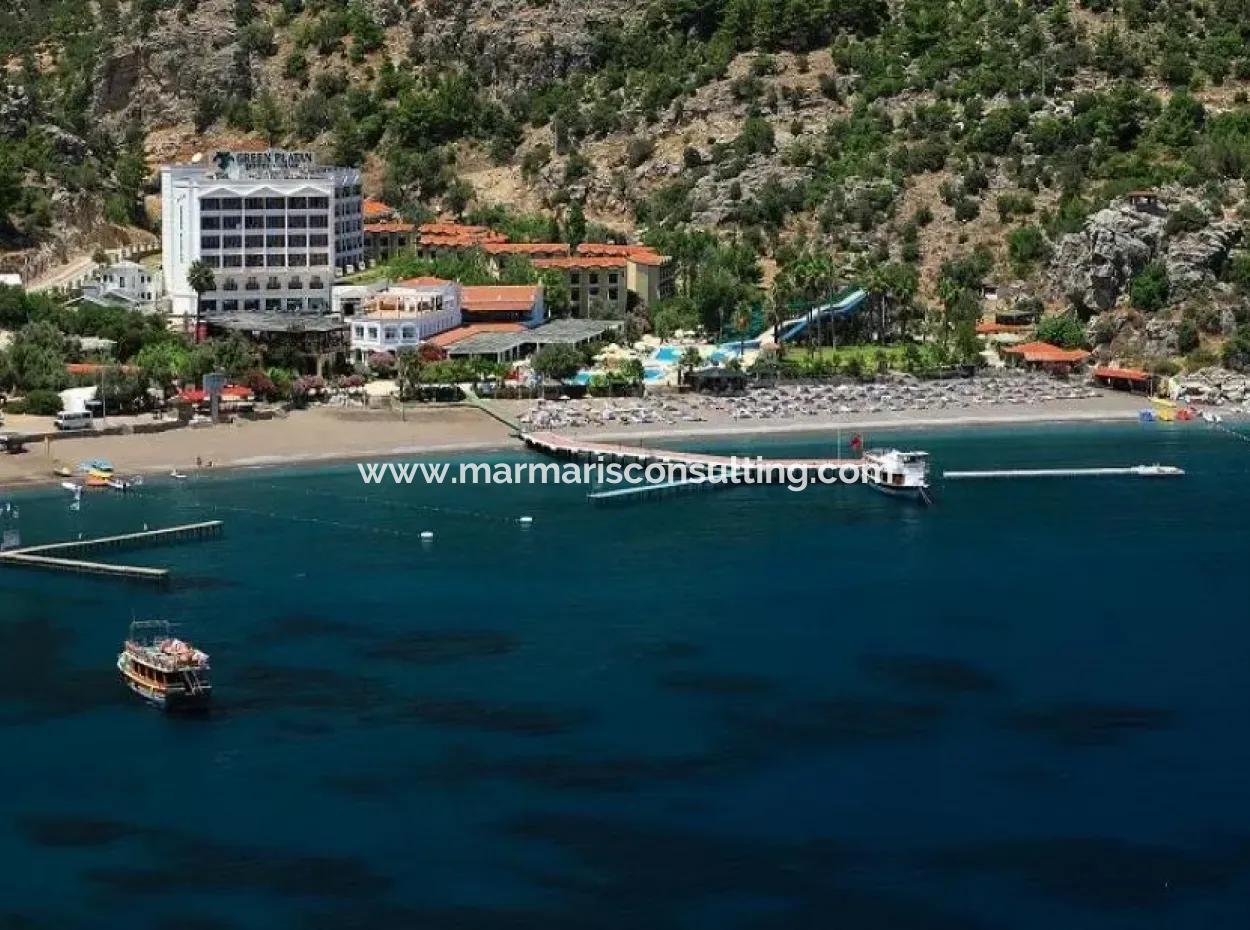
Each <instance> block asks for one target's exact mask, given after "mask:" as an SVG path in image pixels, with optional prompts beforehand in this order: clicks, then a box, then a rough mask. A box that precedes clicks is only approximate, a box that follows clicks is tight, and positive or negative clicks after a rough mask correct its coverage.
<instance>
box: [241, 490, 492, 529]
mask: <svg viewBox="0 0 1250 930" xmlns="http://www.w3.org/2000/svg"><path fill="white" fill-rule="evenodd" d="M258 486H259V487H265V488H269V489H270V490H273V491H279V492H282V493H286V494H294V493H302V494H304V495H305V496H307V497H325V498H330V499H332V500H337V501H342V502H343V503H347V504H371V505H373V506H378V505H382V506H385V507H389V508H399V509H403V510H411V511H413V512H414V513H432V514H442V515H448V516H453V517H472V518H474V519H476V520H489V521H491V522H493V523H509V524H510V523H514V522H516V521H515V520H514V519H513V518H512V517H504V516H500V515H499V514H495V513H484V512H483V511H480V510H462V509H460V508H458V507H439V506H436V505H434V504H409V503H403V502H401V501H391V500H380V499H378V498H376V497H367V496H360V495H346V494H336V493H334V492H333V491H316V490H313V489H312V488H302V489H298V490H297V489H294V488H284V487H282V486H281V485H277V484H263V485H261V484H259V483H255V484H251V485H249V487H258Z"/></svg>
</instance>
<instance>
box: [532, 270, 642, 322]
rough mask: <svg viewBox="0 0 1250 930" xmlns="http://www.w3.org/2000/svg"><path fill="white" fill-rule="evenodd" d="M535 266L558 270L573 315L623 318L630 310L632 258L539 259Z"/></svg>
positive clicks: (569, 310) (570, 312) (568, 308)
mask: <svg viewBox="0 0 1250 930" xmlns="http://www.w3.org/2000/svg"><path fill="white" fill-rule="evenodd" d="M533 264H534V267H535V268H540V269H547V270H552V271H559V272H562V273H563V274H564V281H565V284H566V285H567V287H568V294H569V303H568V307H567V308H566V309H567V310H568V312H569V314H570V315H572V316H578V317H593V318H603V317H612V318H615V317H620V316H623V315H624V313H625V309H626V307H628V305H629V303H628V295H629V286H628V280H627V279H628V275H629V259H628V258H626V257H625V256H624V255H568V256H563V257H560V258H536V259H534V262H533Z"/></svg>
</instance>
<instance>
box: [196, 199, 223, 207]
mask: <svg viewBox="0 0 1250 930" xmlns="http://www.w3.org/2000/svg"><path fill="white" fill-rule="evenodd" d="M200 209H201V210H220V209H221V198H220V197H205V198H204V199H203V200H201V201H200Z"/></svg>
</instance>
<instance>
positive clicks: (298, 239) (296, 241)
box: [286, 235, 308, 249]
mask: <svg viewBox="0 0 1250 930" xmlns="http://www.w3.org/2000/svg"><path fill="white" fill-rule="evenodd" d="M286 243H287V245H289V246H290V247H291V248H293V249H303V248H306V247H307V246H308V237H307V236H303V235H300V236H287V240H286Z"/></svg>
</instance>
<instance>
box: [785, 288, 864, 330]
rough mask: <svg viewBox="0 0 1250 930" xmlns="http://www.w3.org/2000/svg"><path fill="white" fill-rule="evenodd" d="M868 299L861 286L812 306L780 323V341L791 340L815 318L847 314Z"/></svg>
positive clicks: (829, 317)
mask: <svg viewBox="0 0 1250 930" xmlns="http://www.w3.org/2000/svg"><path fill="white" fill-rule="evenodd" d="M867 299H868V292H867V291H865V290H864V289H863V288H859V287H857V288H855V290H853V291H851V292H850V293H848V294H845V295H844V296H842V297H840V298H838V299H837V300H835V301H832V302H830V303H825V304H820V305H819V306H816V307H812V309H810V310H808V311H807V313H805V314H803V315H802V316H800V317H795V318H794V319H793V320H786V321H785V322H784V323H782V324H781V338H780V340H779V341H780V342H791V341H793V340H794V339H795V338H796V337H798V336H799V335H800V334H802V333H803V332H804V330H806V329H807V327H808V326H810V325H811V324H812V323H814V322H816V321H817V320H832V319H834V318H835V317H839V316H849V315H850V314H852V313H854V312H855V311H856V310H858V309H859V308H860V307H862V306H863V304H864V301H865V300H867Z"/></svg>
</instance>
